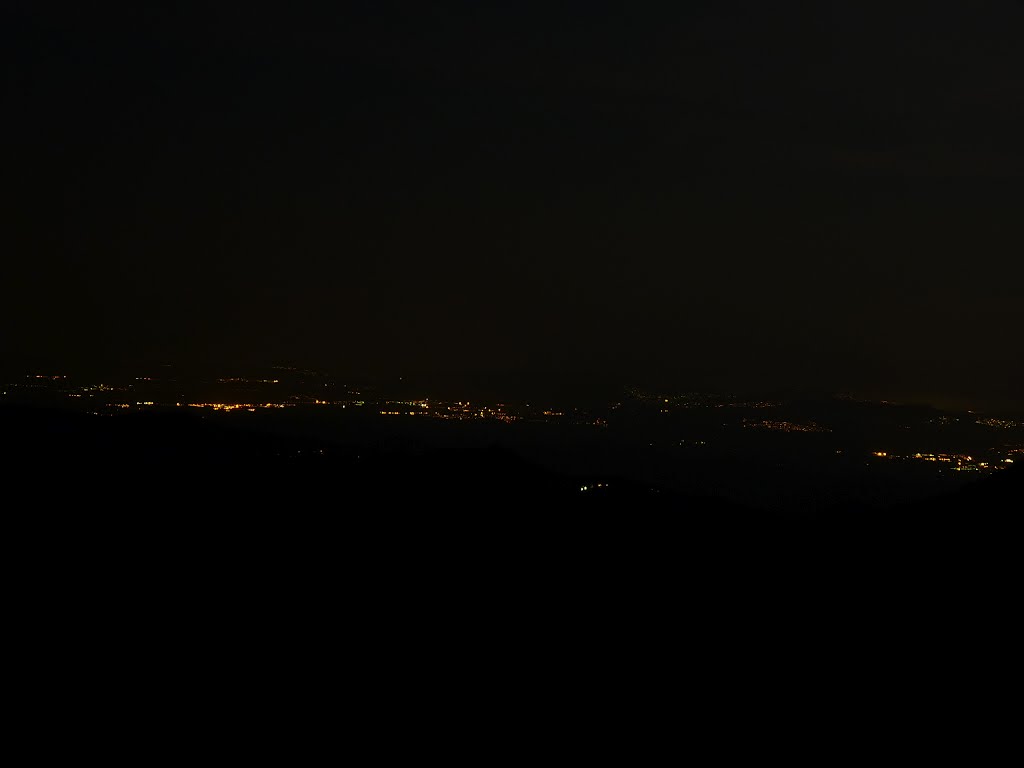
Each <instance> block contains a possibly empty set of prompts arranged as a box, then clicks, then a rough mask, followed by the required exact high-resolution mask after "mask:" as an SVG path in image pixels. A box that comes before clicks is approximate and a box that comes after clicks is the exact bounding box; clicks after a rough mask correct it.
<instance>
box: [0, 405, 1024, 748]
mask: <svg viewBox="0 0 1024 768" xmlns="http://www.w3.org/2000/svg"><path fill="white" fill-rule="evenodd" d="M0 424H2V428H3V451H4V453H3V457H2V459H3V464H2V466H3V478H4V505H3V513H2V520H3V544H4V552H5V567H6V573H7V575H8V581H7V586H8V589H7V591H6V592H7V595H8V600H7V604H6V614H5V615H6V617H7V624H8V626H9V627H11V628H12V629H11V630H10V631H9V632H8V635H7V637H8V640H12V641H13V645H14V647H15V650H14V651H12V652H10V656H9V658H11V659H12V660H13V661H14V666H15V667H16V668H18V669H20V670H22V671H26V672H28V673H29V674H30V678H31V684H30V685H28V686H26V687H25V688H24V691H25V692H24V693H23V694H21V698H20V699H19V701H20V702H21V707H20V710H19V711H20V712H22V713H29V712H44V713H54V712H56V711H58V710H60V711H62V712H64V713H69V712H70V713H71V718H70V720H71V721H72V722H78V723H79V724H80V725H79V726H75V727H70V728H69V727H68V726H62V727H63V728H64V729H65V730H64V733H65V734H66V738H73V739H74V740H75V743H76V744H79V745H83V748H84V747H85V746H87V745H89V744H94V745H95V746H96V747H97V748H99V747H100V746H106V748H108V749H109V742H107V741H104V740H103V739H102V738H100V736H98V734H100V733H102V731H99V730H97V728H96V726H95V722H94V719H95V718H99V719H101V720H103V719H105V720H106V721H110V720H111V718H113V719H115V720H116V722H117V723H118V729H119V732H120V733H129V732H130V733H131V734H132V736H133V737H136V738H140V739H141V740H142V741H143V743H144V745H145V746H144V747H143V749H144V750H145V751H143V752H141V753H139V754H147V753H149V752H151V751H152V750H153V749H155V748H157V747H156V746H155V745H157V744H164V742H163V741H161V739H162V738H164V737H161V736H158V735H157V734H160V733H166V727H165V726H166V724H167V723H168V722H173V723H181V724H182V725H180V726H179V727H180V728H181V729H182V731H181V733H182V734H188V736H187V737H185V736H183V737H182V738H181V739H176V740H173V741H172V742H169V743H167V745H166V747H161V749H162V750H166V752H167V753H168V754H175V753H179V754H180V751H179V750H181V749H182V748H183V747H182V745H183V744H191V743H192V739H193V738H194V737H195V736H196V735H197V734H200V733H208V734H214V733H215V734H217V735H220V736H221V737H227V738H229V739H235V740H237V741H238V742H239V743H241V744H247V745H249V746H250V747H251V746H253V745H255V744H259V745H260V750H261V751H262V752H264V753H265V754H266V756H271V757H282V758H288V757H292V758H294V757H295V756H296V755H300V754H306V753H305V752H304V750H305V749H306V744H307V738H308V737H307V735H308V734H310V733H313V732H316V733H322V732H323V731H324V730H325V729H326V730H328V731H331V732H334V730H333V729H336V728H340V729H341V730H340V731H338V732H339V733H345V734H348V735H347V736H345V737H344V738H346V739H354V738H356V736H355V735H353V732H355V733H356V734H358V736H359V737H360V738H369V739H370V740H372V741H373V742H374V743H376V744H379V745H385V746H386V748H388V749H398V748H399V746H400V745H404V747H409V745H410V742H411V743H413V744H414V745H416V748H417V749H418V750H419V751H424V750H426V751H430V750H431V749H435V748H442V747H444V748H445V749H449V750H450V749H451V748H452V747H451V745H452V743H453V742H452V739H453V738H454V739H455V741H456V742H457V743H458V744H460V745H461V752H462V753H463V754H466V755H472V754H491V753H493V752H494V751H495V750H496V749H497V750H499V751H502V752H503V753H506V754H510V755H516V754H519V755H523V756H525V755H527V754H531V752H530V749H533V748H531V747H529V746H528V745H529V744H532V743H534V740H533V739H534V737H533V736H529V737H524V738H523V739H522V740H521V741H519V740H517V741H516V743H514V744H511V745H510V746H508V747H507V748H505V747H501V746H500V745H501V744H503V743H504V742H503V741H502V739H503V738H505V737H503V736H501V735H500V734H501V733H507V728H505V727H504V726H502V724H504V725H506V726H507V725H508V724H509V723H511V722H520V721H521V720H523V719H524V718H525V719H527V720H530V721H531V722H533V721H538V722H539V721H543V722H544V723H547V724H548V725H546V726H543V728H541V730H544V729H545V728H556V729H557V730H558V731H559V732H560V733H562V734H563V735H565V734H567V733H575V734H578V735H577V736H575V737H573V738H578V739H584V740H586V741H587V743H588V744H590V745H591V746H593V745H594V744H596V743H600V744H602V745H604V746H603V747H602V749H603V751H606V752H607V753H608V754H609V755H612V756H618V757H622V758H628V757H636V756H637V755H638V754H643V753H644V749H645V747H644V744H645V743H646V741H645V738H644V736H643V733H644V732H645V731H647V730H649V729H651V728H656V729H658V730H663V729H664V728H672V729H674V728H678V727H681V726H680V725H679V722H680V721H682V722H683V723H684V724H685V730H686V731H687V732H690V731H694V732H695V733H699V734H700V737H701V738H711V739H712V740H715V741H716V742H717V743H719V744H732V743H734V742H735V741H736V739H737V735H736V728H737V727H738V726H737V724H738V723H744V725H743V733H745V734H746V736H745V737H744V739H741V741H743V740H746V741H749V739H751V738H753V739H755V740H756V742H757V744H758V745H760V748H761V749H766V748H768V747H767V745H770V744H773V743H777V742H778V743H780V744H783V745H784V746H785V744H788V746H785V748H786V749H788V750H792V749H793V744H801V745H803V747H804V748H810V744H811V743H812V742H811V741H810V740H809V737H808V736H807V730H808V729H811V730H813V731H814V732H815V733H816V734H818V735H819V736H820V735H824V734H828V733H830V732H832V731H833V730H834V729H837V728H838V726H840V725H841V724H842V723H843V722H845V723H847V724H849V723H851V722H859V720H857V719H856V718H859V717H863V716H864V713H865V712H870V713H871V717H872V718H874V719H875V720H878V719H883V720H886V721H887V722H891V723H893V724H894V725H893V727H896V725H895V724H897V723H898V729H899V730H900V731H901V732H903V733H907V732H908V731H909V730H911V729H912V728H913V727H914V726H913V724H912V723H913V722H914V721H915V719H917V718H924V719H925V720H929V721H930V722H932V723H933V724H934V722H935V720H934V719H932V718H933V716H945V715H948V711H949V706H951V705H950V703H949V702H950V701H951V699H955V698H957V697H959V696H968V697H970V700H972V701H973V700H974V697H976V692H972V691H971V690H970V689H971V687H972V686H973V685H975V682H974V681H977V680H979V679H999V676H1000V675H1001V674H1002V672H1001V670H1002V664H1003V661H1002V659H1004V658H1006V657H1005V654H1004V653H1003V651H1004V650H1005V643H1006V642H1007V638H1009V637H1012V634H1011V632H1010V624H1011V623H1012V618H1013V612H1012V610H1010V607H1011V606H1012V605H1013V604H1015V603H1014V601H1013V597H1014V591H1015V590H1014V587H1013V585H1015V584H1016V583H1017V581H1016V579H1015V578H1014V575H1015V573H1016V571H1018V570H1019V567H1018V565H1017V557H1016V550H1017V548H1018V547H1019V542H1020V537H1019V522H1018V519H1019V518H1018V516H1019V512H1018V510H1017V502H1018V501H1019V498H1020V492H1021V488H1022V483H1021V480H1022V477H1021V475H1022V473H1021V472H1020V471H1019V470H1007V471H1006V472H1004V473H1003V474H1002V475H1001V476H999V477H994V478H991V479H989V480H985V481H983V482H979V483H977V484H976V485H974V486H971V487H969V488H967V489H964V490H963V491H962V492H961V493H959V494H957V495H955V496H951V497H948V498H943V499H938V500H935V501H934V502H931V503H929V504H922V505H918V506H915V507H909V508H905V509H898V510H892V511H890V512H887V513H886V514H884V515H882V514H880V513H874V514H864V515H860V516H857V515H846V516H844V517H843V518H841V519H839V518H836V519H807V518H799V519H798V518H792V519H790V518H787V517H785V516H784V515H773V516H769V515H767V514H765V513H759V512H755V511H751V510H745V509H740V508H736V507H733V506H730V505H728V504H724V503H721V502H718V501H716V500H709V499H692V498H685V497H677V496H673V495H671V494H667V493H659V492H657V489H651V488H645V487H635V486H630V485H629V484H625V483H617V482H615V481H614V479H611V480H610V481H609V483H608V486H609V487H607V488H605V487H601V488H596V489H591V488H590V487H589V485H588V483H591V482H595V481H593V480H591V479H580V478H568V477H561V476H557V475H553V474H551V473H549V472H545V471H543V470H541V469H539V468H537V467H534V466H532V465H529V464H527V463H525V462H523V461H521V460H520V459H518V458H517V457H516V456H514V455H511V454H509V453H507V452H505V451H503V450H501V449H498V448H489V449H487V448H484V449H481V450H478V451H469V450H455V449H453V450H451V451H447V452H434V453H429V452H428V453H420V452H417V451H415V450H396V449H395V448H393V447H390V446H381V445H376V446H375V445H369V444H364V445H361V446H338V445H336V444H330V443H317V442H315V441H311V440H308V439H294V438H288V437H282V436H279V435H269V434H249V433H245V432H241V431H236V430H230V429H224V428H223V427H222V426H219V425H217V424H215V423H212V422H208V421H205V420H202V419H195V418H189V417H186V418H181V417H178V416H161V415H158V416H156V417H153V418H150V417H140V418H137V419H136V418H128V419H119V418H99V417H91V416H87V415H81V414H74V413H66V412H55V411H33V410H6V411H0ZM598 482H601V481H598ZM584 485H588V490H586V491H584V490H582V488H583V486H584ZM910 697H913V698H914V700H915V701H922V700H923V701H924V702H925V703H924V705H923V706H922V705H920V704H915V705H914V707H913V711H912V712H909V713H908V712H907V711H906V709H907V702H908V701H910ZM838 707H842V708H843V709H842V710H840V709H839V708H838ZM840 711H842V712H843V713H844V714H842V715H840V714H839V712H840ZM857 712H860V713H861V714H860V715H857V714H856V713H857ZM787 713H789V714H788V715H787ZM795 713H799V714H795ZM50 716H51V715H47V717H50ZM776 717H780V718H781V719H782V721H783V724H782V726H781V729H780V726H770V725H769V724H770V723H772V722H775V718H776ZM793 717H798V718H799V721H800V727H799V728H798V729H797V730H798V731H799V733H796V732H794V731H792V727H793V723H792V718H793ZM850 717H853V718H854V720H849V719H848V718H850ZM510 718H511V719H510ZM844 718H847V719H845V720H844ZM339 721H340V722H342V723H343V725H342V726H339V725H338V723H339ZM39 722H40V721H39V720H38V719H32V718H28V719H27V720H25V723H26V726H25V727H26V728H28V727H38V724H39ZM787 722H788V724H787ZM184 723H189V725H187V726H186V725H184ZM453 723H456V724H457V727H456V726H455V725H453ZM598 723H604V725H603V726H600V729H605V728H610V729H611V730H610V731H609V734H610V735H609V734H603V735H602V734H599V733H595V732H593V728H594V727H596V724H598ZM398 724H400V726H399V725H398ZM588 724H589V725H588ZM453 727H455V728H456V731H457V736H453V735H452V732H451V728H453ZM523 727H524V728H526V726H525V725H524V726H523ZM537 727H541V726H539V725H538V726H537ZM396 728H399V730H400V733H398V732H396ZM446 729H447V730H446ZM526 730H527V731H528V732H529V733H534V732H535V731H536V728H534V727H532V726H531V727H529V728H526ZM40 733H41V735H40V737H39V738H40V739H41V741H42V742H45V741H46V739H48V738H50V736H49V735H47V731H46V730H45V728H44V729H43V730H42V731H41V732H40ZM446 734H447V735H446ZM755 734H757V735H756V736H755ZM534 735H536V734H534ZM121 738H124V739H125V740H124V741H123V742H122V744H123V745H127V744H128V743H129V740H128V739H129V737H127V736H125V737H121ZM837 738H839V737H837ZM478 740H482V743H483V746H482V749H483V750H484V751H483V752H478V751H474V748H473V747H472V746H471V745H473V744H476V743H477V742H478ZM835 743H839V742H835ZM385 746H382V747H381V748H382V749H383V748H385ZM124 748H125V749H127V747H126V746H125V747H124ZM852 748H853V747H851V749H852ZM193 749H194V748H193ZM524 750H525V751H524ZM812 751H813V750H812ZM844 751H845V748H844ZM310 756H311V755H310ZM652 757H653V755H652Z"/></svg>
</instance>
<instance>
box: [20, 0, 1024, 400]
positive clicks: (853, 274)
mask: <svg viewBox="0 0 1024 768" xmlns="http://www.w3.org/2000/svg"><path fill="white" fill-rule="evenodd" d="M97 5H99V6H102V7H103V8H105V9H106V10H99V9H97V8H96V7H95V6H97ZM162 6H166V7H162ZM0 56H2V61H3V65H2V68H3V80H2V87H3V105H4V106H3V119H2V128H0V131H2V135H3V138H4V147H5V150H6V151H5V153H4V170H3V173H2V174H0V190H2V200H0V203H2V207H0V209H2V213H0V216H2V221H0V225H2V227H0V232H2V234H0V252H2V256H0V258H2V265H3V268H2V280H0V301H2V304H0V306H2V309H0V322H2V326H0V350H2V354H3V364H4V365H7V366H9V367H15V368H16V367H19V366H20V367H23V368H25V367H29V368H40V367H45V368H48V369H61V370H63V369H68V368H74V367H75V366H93V367H101V366H103V365H117V366H126V365H127V366H132V365H139V366H145V365H152V364H155V363H157V362H165V361H171V362H175V363H178V364H182V365H214V366H231V365H255V364H259V365H262V364H275V363H286V362H287V363H296V364H301V365H305V366H316V367H323V368H327V369H330V370H335V371H339V372H344V373H350V374H352V375H370V376H383V377H397V376H400V375H401V376H413V377H415V376H428V377H429V376H434V377H455V378H458V377H490V378H492V379H502V378H505V379H507V380H509V381H512V380H516V379H519V378H523V377H527V378H528V377H534V378H548V379H550V380H552V381H560V382H580V381H587V380H598V379H600V380H623V381H630V382H638V381H659V382H673V383H678V384H679V385H680V386H683V387H686V386H691V385H695V386H722V387H731V388H734V389H743V388H754V387H783V386H785V387H793V386H796V387H824V388H838V389H858V390H863V391H866V392H868V391H869V392H875V393H879V394H883V395H886V394H888V395H889V396H892V397H905V398H919V399H920V398H924V399H928V398H931V399H933V400H947V401H948V400H952V399H954V398H961V399H964V398H966V399H965V400H964V401H965V402H976V403H980V404H996V403H999V404H1004V405H1005V404H1006V403H1008V402H1011V401H1015V402H1016V403H1017V404H1018V405H1021V404H1022V401H1024V353H1022V351H1021V347H1022V346H1024V345H1022V344H1021V342H1020V331H1021V326H1022V317H1024V266H1022V261H1021V253H1022V243H1024V237H1022V233H1021V229H1022V220H1024V185H1022V179H1024V140H1022V138H1021V137H1022V136H1024V4H1022V3H1020V2H1013V1H1011V0H970V1H968V0H963V1H962V2H952V1H947V0H929V1H925V0H920V1H918V0H908V1H903V0H888V1H887V2H877V1H875V0H820V1H819V2H792V1H790V0H783V1H782V2H770V3H769V2H729V1H727V0H723V1H720V2H677V3H671V4H657V5H655V4H647V3H624V2H623V3H602V2H594V0H590V1H589V2H556V1H554V0H552V1H550V2H538V3H533V2H521V1H520V2H464V3H456V2H436V3H431V2H416V3H392V2H381V1H380V0H375V1H373V2H340V1H339V2H331V3H326V2H324V3H301V2H296V3H284V2H282V3H279V4H278V5H276V6H266V5H262V4H258V3H236V2H215V3H213V2H211V3H205V4H196V5H192V4H187V3H155V2H153V3H151V2H140V3H135V4H132V5H131V6H127V4H126V7H123V8H117V9H116V10H115V9H113V7H112V6H110V5H109V4H103V3H100V4H95V3H76V4H70V3H68V4H60V3H49V2H47V3H42V2H37V1H32V0H25V1H24V2H14V1H13V0H5V2H4V3H3V8H2V10H0ZM1011 404H1012V402H1011Z"/></svg>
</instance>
